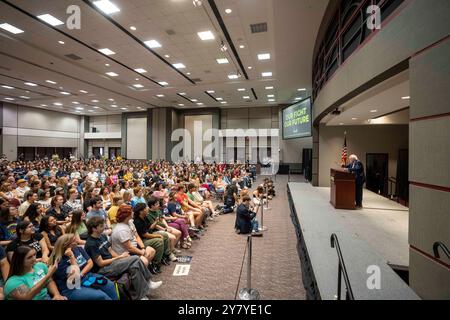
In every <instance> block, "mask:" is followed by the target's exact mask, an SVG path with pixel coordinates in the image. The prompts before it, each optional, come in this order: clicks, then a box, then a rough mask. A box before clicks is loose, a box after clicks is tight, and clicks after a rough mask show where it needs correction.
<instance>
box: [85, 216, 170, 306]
mask: <svg viewBox="0 0 450 320" xmlns="http://www.w3.org/2000/svg"><path fill="white" fill-rule="evenodd" d="M87 227H88V233H89V237H88V239H87V241H86V244H85V250H86V252H87V253H88V254H89V256H90V257H91V259H92V261H94V268H93V269H92V271H93V272H97V273H99V274H102V275H105V276H106V277H118V276H120V275H122V274H123V273H124V272H128V273H130V275H131V281H132V285H133V288H134V291H133V295H134V296H133V299H138V300H139V299H140V300H148V298H147V297H146V296H147V295H148V294H149V290H152V289H156V288H158V287H159V286H161V284H162V282H161V281H159V282H153V281H151V280H150V278H151V273H150V271H149V270H148V269H147V267H146V266H145V264H144V263H143V262H142V260H141V259H140V258H139V257H138V256H130V254H129V253H128V252H124V253H122V254H121V255H118V254H117V253H116V252H115V251H114V250H113V249H112V248H111V244H110V243H109V242H108V239H107V238H106V236H105V235H104V234H103V231H104V228H105V222H104V220H103V219H102V218H100V217H93V218H91V219H90V220H89V221H88V223H87Z"/></svg>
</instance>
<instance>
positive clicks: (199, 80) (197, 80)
mask: <svg viewBox="0 0 450 320" xmlns="http://www.w3.org/2000/svg"><path fill="white" fill-rule="evenodd" d="M192 81H194V82H201V81H202V79H200V78H195V79H192Z"/></svg>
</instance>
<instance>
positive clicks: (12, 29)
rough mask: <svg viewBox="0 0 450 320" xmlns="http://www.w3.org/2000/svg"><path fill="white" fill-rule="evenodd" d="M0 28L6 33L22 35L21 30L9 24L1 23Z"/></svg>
mask: <svg viewBox="0 0 450 320" xmlns="http://www.w3.org/2000/svg"><path fill="white" fill-rule="evenodd" d="M0 28H2V29H3V30H6V31H8V32H11V33H13V34H18V33H22V32H24V31H23V30H21V29H19V28H16V27H14V26H13V25H11V24H9V23H2V24H0Z"/></svg>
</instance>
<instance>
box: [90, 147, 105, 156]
mask: <svg viewBox="0 0 450 320" xmlns="http://www.w3.org/2000/svg"><path fill="white" fill-rule="evenodd" d="M104 154H105V148H104V147H93V148H92V155H93V156H94V157H95V158H96V159H100V158H101V157H103V155H104Z"/></svg>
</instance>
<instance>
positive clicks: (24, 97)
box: [19, 96, 30, 99]
mask: <svg viewBox="0 0 450 320" xmlns="http://www.w3.org/2000/svg"><path fill="white" fill-rule="evenodd" d="M19 98H22V99H30V97H27V96H20V97H19Z"/></svg>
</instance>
